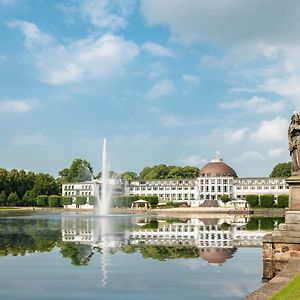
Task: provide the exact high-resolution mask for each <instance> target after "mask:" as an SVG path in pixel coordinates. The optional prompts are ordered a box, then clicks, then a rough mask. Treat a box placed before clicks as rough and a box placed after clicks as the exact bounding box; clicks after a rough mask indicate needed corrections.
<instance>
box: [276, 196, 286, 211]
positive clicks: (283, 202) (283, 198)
mask: <svg viewBox="0 0 300 300" xmlns="http://www.w3.org/2000/svg"><path fill="white" fill-rule="evenodd" d="M277 206H278V207H280V208H286V207H288V206H289V196H288V195H286V194H282V195H278V197H277Z"/></svg>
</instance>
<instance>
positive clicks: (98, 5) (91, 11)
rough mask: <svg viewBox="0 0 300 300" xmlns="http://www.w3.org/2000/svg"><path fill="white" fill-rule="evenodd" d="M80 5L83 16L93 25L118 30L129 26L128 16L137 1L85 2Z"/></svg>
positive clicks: (107, 0) (99, 0) (86, 0)
mask: <svg viewBox="0 0 300 300" xmlns="http://www.w3.org/2000/svg"><path fill="white" fill-rule="evenodd" d="M79 4H80V12H81V14H82V15H83V16H84V17H86V18H87V19H88V20H89V21H90V22H91V23H92V24H93V25H95V26H97V27H99V28H106V29H111V30H116V29H119V28H124V27H126V26H127V20H126V16H127V15H128V14H129V12H130V11H131V10H132V9H133V8H134V4H135V1H128V0H127V1H120V0H117V1H116V0H84V1H79ZM113 11H116V12H117V13H113Z"/></svg>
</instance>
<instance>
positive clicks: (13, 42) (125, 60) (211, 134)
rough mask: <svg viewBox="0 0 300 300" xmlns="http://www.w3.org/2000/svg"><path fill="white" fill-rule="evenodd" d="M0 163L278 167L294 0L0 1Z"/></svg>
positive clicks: (241, 171) (295, 27)
mask: <svg viewBox="0 0 300 300" xmlns="http://www.w3.org/2000/svg"><path fill="white" fill-rule="evenodd" d="M0 37H1V43H0V70H1V72H0V137H1V138H0V154H1V155H0V166H2V167H5V168H7V169H11V168H18V169H21V168H24V169H26V170H33V171H41V172H49V173H51V174H53V175H55V176H56V175H57V172H58V171H59V170H61V169H62V168H64V167H66V166H68V165H69V164H70V163H71V161H72V160H73V159H74V158H85V159H87V160H89V161H91V163H92V165H93V167H94V169H95V171H98V170H99V169H100V167H101V147H102V140H103V138H104V137H107V143H108V148H109V158H110V162H111V168H112V169H114V170H115V171H119V172H121V171H127V170H133V171H136V172H139V171H140V170H141V169H142V168H143V167H144V166H151V165H154V164H159V163H165V164H172V165H173V164H174V165H195V166H198V167H201V166H202V165H203V164H204V163H205V162H207V161H209V160H211V159H212V158H214V157H215V152H216V151H217V150H219V151H221V153H222V157H223V159H224V161H225V162H227V163H228V164H230V165H231V166H232V167H233V168H234V169H235V170H236V171H237V173H238V175H239V176H267V175H269V174H270V172H271V170H272V167H273V166H274V165H275V164H276V163H278V162H282V161H287V160H289V154H288V150H287V127H288V123H289V120H290V116H291V114H292V112H293V110H300V57H299V53H300V2H299V1H296V0H286V1H281V0H265V1H261V0H252V1H247V0H223V1H218V0H209V1H208V0H206V1H204V0H166V1H161V0H141V1H137V0H53V1H46V0H36V1H31V0H0Z"/></svg>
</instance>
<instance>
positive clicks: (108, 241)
mask: <svg viewBox="0 0 300 300" xmlns="http://www.w3.org/2000/svg"><path fill="white" fill-rule="evenodd" d="M283 221H284V220H283V218H256V217H251V218H249V217H248V216H236V215H228V216H227V215H224V217H223V218H222V219H220V218H214V217H213V215H212V216H206V217H203V216H199V218H198V217H197V218H195V217H193V218H189V217H188V216H186V217H185V218H158V217H155V216H153V217H152V216H149V215H130V214H123V215H111V216H106V217H99V216H96V215H93V214H87V213H79V214H76V213H57V214H46V213H18V214H14V215H12V214H10V213H7V212H6V214H5V215H2V216H1V215H0V255H1V256H0V270H1V272H0V299H5V300H8V299H72V300H73V299H80V300H82V299H116V300H122V299H130V300H134V299H145V300H147V299H173V300H176V299H180V300H182V299H241V298H243V296H245V295H247V294H248V293H250V292H251V291H253V290H254V289H256V288H258V287H259V286H260V285H261V278H262V237H263V235H264V234H265V233H267V232H268V231H270V230H272V229H273V227H274V226H275V227H276V226H278V224H279V223H281V222H283Z"/></svg>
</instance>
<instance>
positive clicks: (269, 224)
mask: <svg viewBox="0 0 300 300" xmlns="http://www.w3.org/2000/svg"><path fill="white" fill-rule="evenodd" d="M260 229H264V230H272V229H274V221H273V219H272V218H261V219H260Z"/></svg>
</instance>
